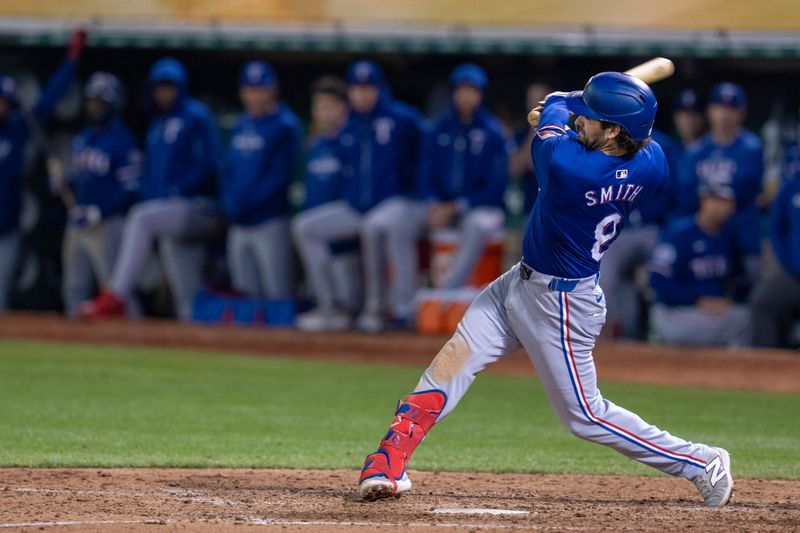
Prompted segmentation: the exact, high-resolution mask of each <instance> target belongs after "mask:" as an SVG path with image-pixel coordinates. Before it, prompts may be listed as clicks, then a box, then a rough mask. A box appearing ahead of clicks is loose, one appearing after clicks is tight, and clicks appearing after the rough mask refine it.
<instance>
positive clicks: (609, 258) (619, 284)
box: [600, 226, 658, 338]
mask: <svg viewBox="0 0 800 533" xmlns="http://www.w3.org/2000/svg"><path fill="white" fill-rule="evenodd" d="M657 243H658V227H656V226H644V227H640V228H626V229H625V231H623V232H622V233H621V234H620V236H619V237H618V238H617V240H616V241H614V246H612V247H610V248H609V249H608V251H607V252H606V253H605V254H604V255H603V260H602V261H601V262H600V279H601V280H602V281H603V288H604V291H605V293H606V298H608V304H607V305H608V321H609V322H610V323H611V324H615V325H618V327H619V328H620V329H619V332H620V334H621V335H622V336H623V337H627V338H636V337H637V336H639V332H640V320H639V317H640V316H641V309H640V308H639V295H638V294H637V291H636V279H635V275H636V269H637V268H638V267H639V266H640V265H645V264H647V262H648V260H649V259H650V253H651V252H652V251H653V248H654V247H655V245H656V244H657Z"/></svg>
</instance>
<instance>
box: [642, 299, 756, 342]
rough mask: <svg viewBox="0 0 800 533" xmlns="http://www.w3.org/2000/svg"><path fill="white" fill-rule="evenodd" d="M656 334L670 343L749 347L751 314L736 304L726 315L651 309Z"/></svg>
mask: <svg viewBox="0 0 800 533" xmlns="http://www.w3.org/2000/svg"><path fill="white" fill-rule="evenodd" d="M650 317H651V323H652V329H653V333H655V334H656V336H657V337H658V340H659V341H661V342H665V343H667V344H688V345H700V346H731V347H734V346H747V345H749V344H750V313H749V310H748V309H747V307H746V306H743V305H735V306H733V307H731V308H730V309H728V310H727V311H726V312H724V313H720V314H714V313H708V312H706V311H704V310H702V309H699V308H697V307H692V306H681V307H667V306H665V305H659V304H656V305H654V306H652V307H651V309H650Z"/></svg>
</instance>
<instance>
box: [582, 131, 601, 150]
mask: <svg viewBox="0 0 800 533" xmlns="http://www.w3.org/2000/svg"><path fill="white" fill-rule="evenodd" d="M576 129H577V130H578V142H579V143H581V144H582V145H583V146H584V148H586V149H587V150H599V149H600V146H601V145H602V140H603V139H602V137H600V136H598V137H597V138H594V139H592V138H590V137H589V136H588V135H587V134H586V130H585V129H583V128H581V127H579V126H576Z"/></svg>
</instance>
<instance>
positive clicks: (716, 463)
mask: <svg viewBox="0 0 800 533" xmlns="http://www.w3.org/2000/svg"><path fill="white" fill-rule="evenodd" d="M712 470H713V472H712ZM706 472H711V476H710V477H709V482H710V483H711V486H712V487H713V486H714V485H716V484H717V482H718V481H719V480H720V479H722V478H723V477H725V465H723V464H722V457H720V456H719V455H718V456H716V457H714V460H713V461H711V462H710V463H708V464H707V465H706Z"/></svg>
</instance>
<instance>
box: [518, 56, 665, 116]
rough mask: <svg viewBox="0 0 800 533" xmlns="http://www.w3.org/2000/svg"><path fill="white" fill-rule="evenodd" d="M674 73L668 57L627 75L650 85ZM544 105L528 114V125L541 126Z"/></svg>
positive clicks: (633, 70) (627, 71)
mask: <svg viewBox="0 0 800 533" xmlns="http://www.w3.org/2000/svg"><path fill="white" fill-rule="evenodd" d="M674 73H675V64H674V63H673V62H672V61H670V60H669V59H667V58H666V57H655V58H653V59H651V60H650V61H645V62H644V63H642V64H640V65H636V66H635V67H633V68H630V69H628V70H626V71H625V74H628V75H629V76H633V77H634V78H638V79H640V80H642V81H643V82H645V83H648V84H650V83H655V82H657V81H661V80H663V79H666V78H669V77H670V76H672V75H673V74H674ZM543 104H544V102H539V105H538V106H536V107H534V108H533V109H531V111H530V113H528V124H530V125H531V126H532V127H534V128H535V127H536V126H538V125H539V116H540V115H541V113H542V105H543Z"/></svg>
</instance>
